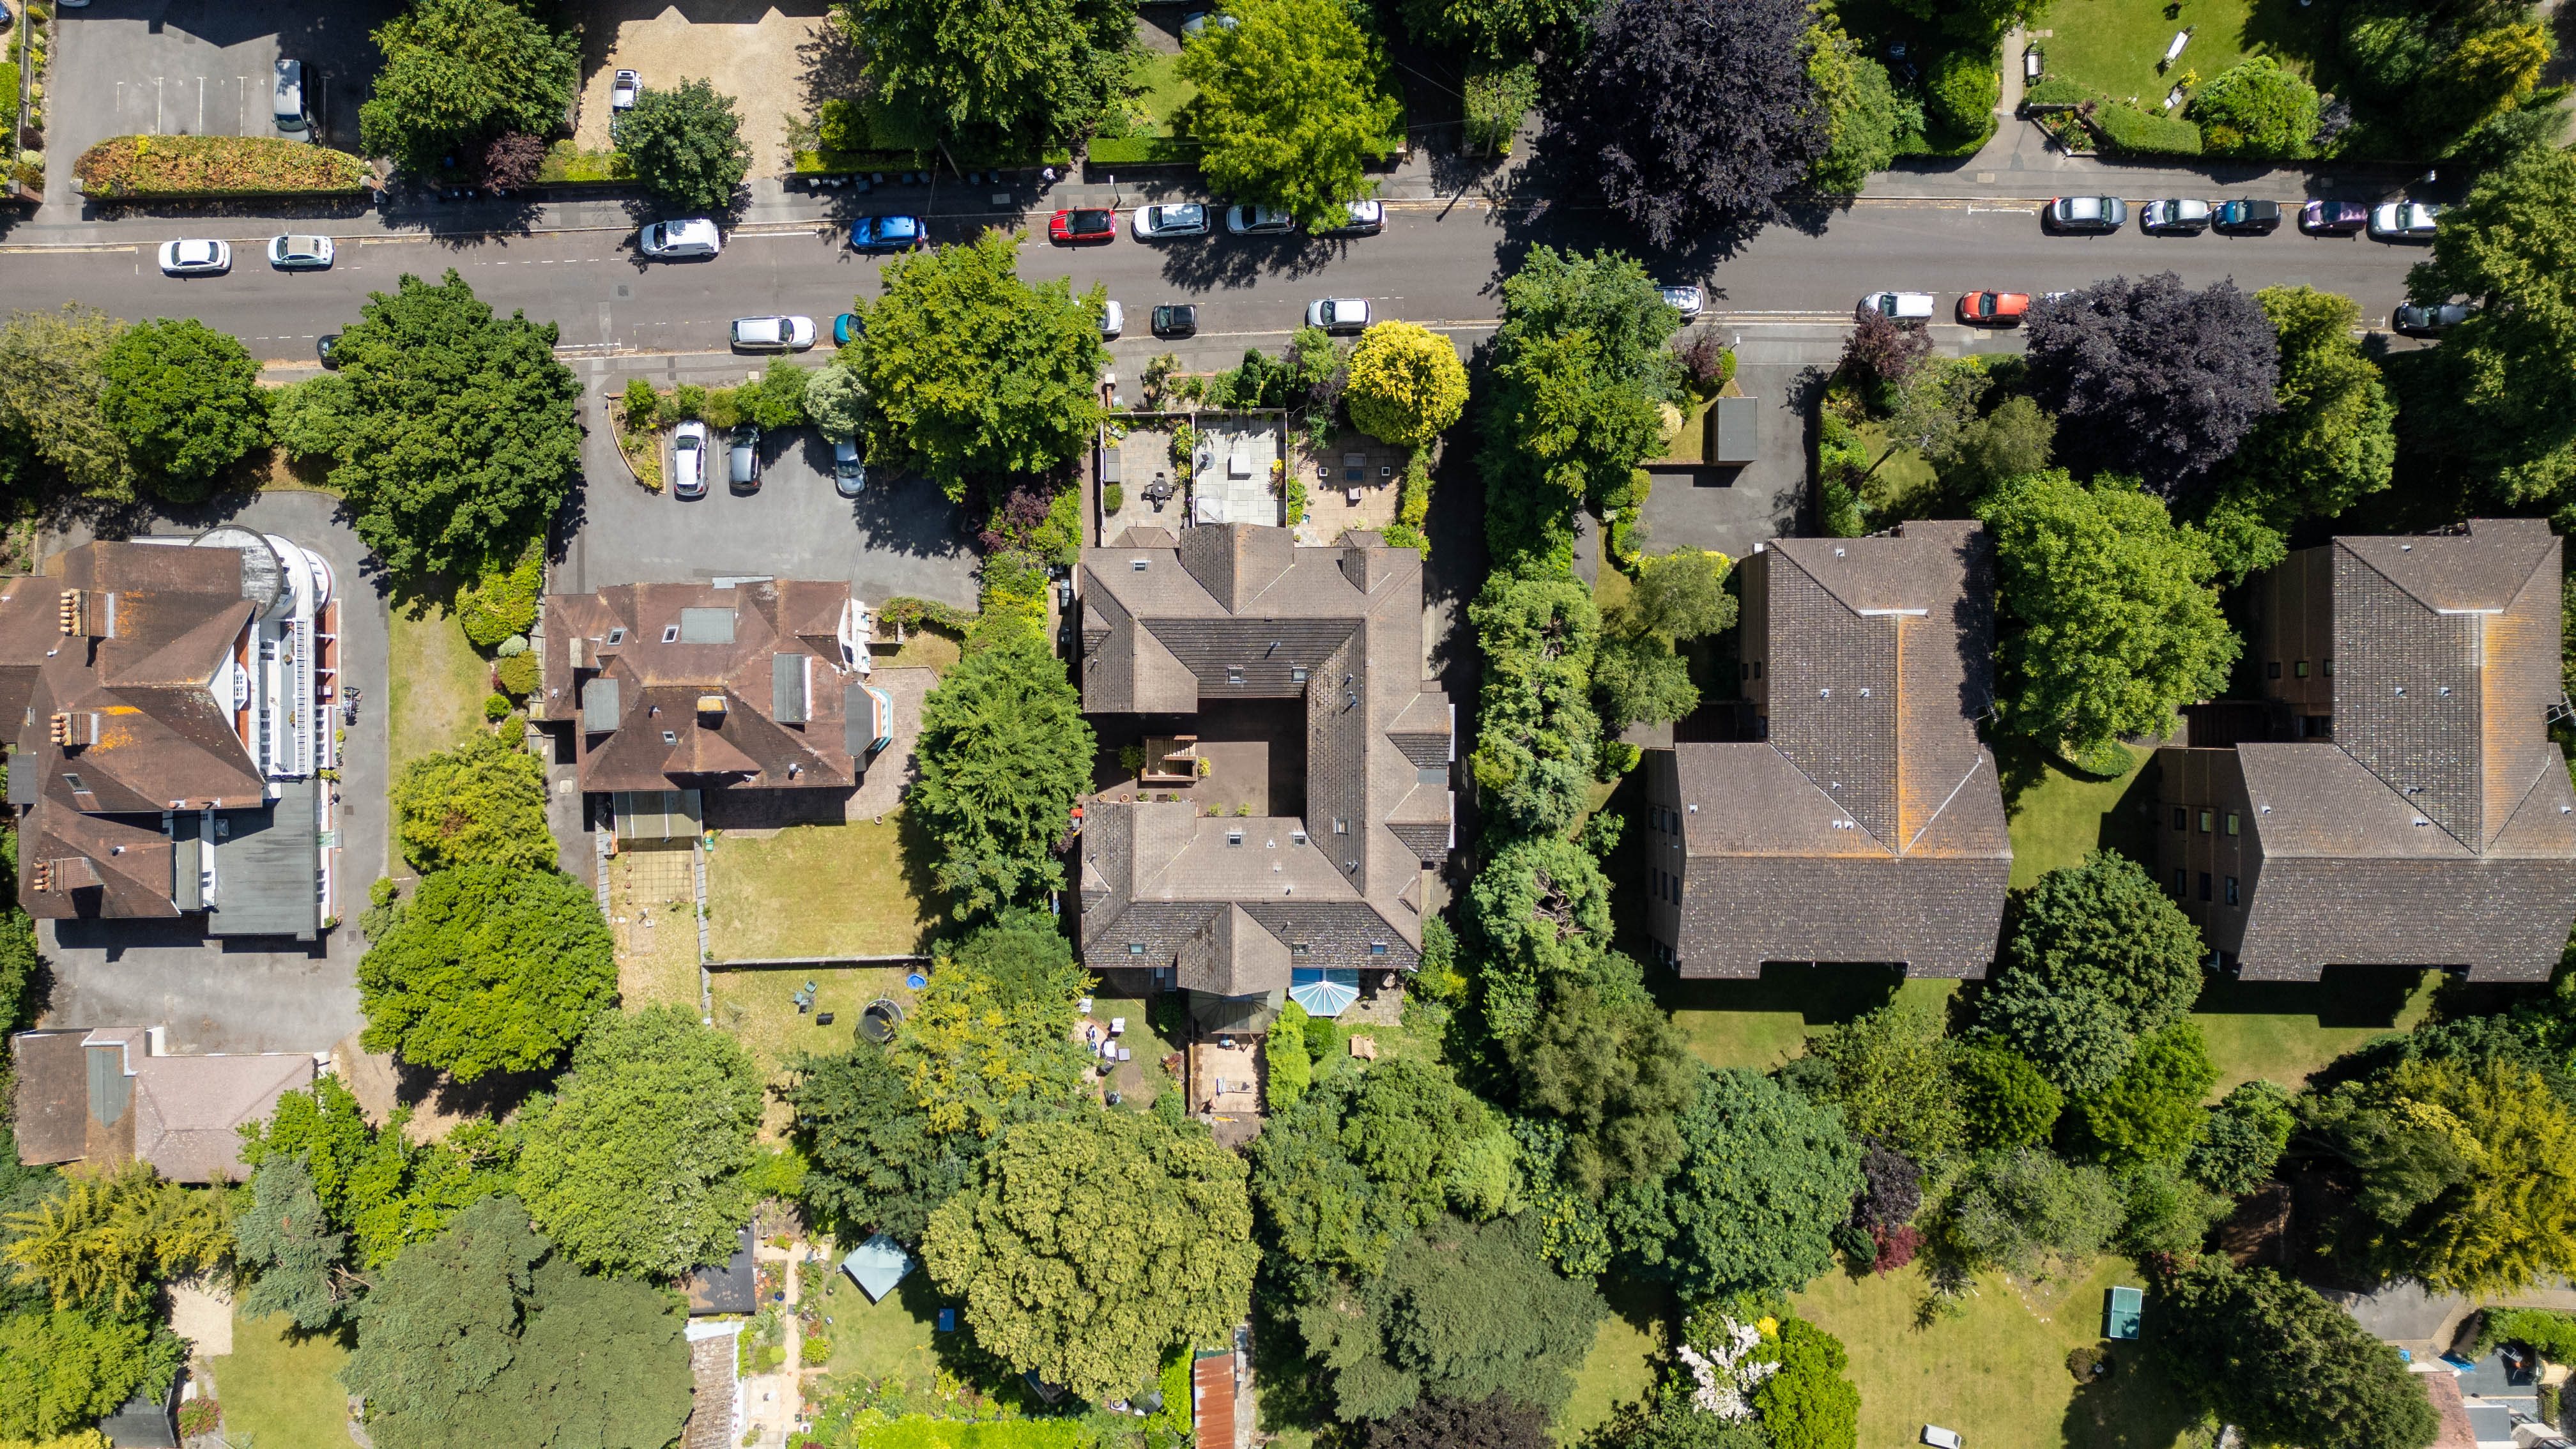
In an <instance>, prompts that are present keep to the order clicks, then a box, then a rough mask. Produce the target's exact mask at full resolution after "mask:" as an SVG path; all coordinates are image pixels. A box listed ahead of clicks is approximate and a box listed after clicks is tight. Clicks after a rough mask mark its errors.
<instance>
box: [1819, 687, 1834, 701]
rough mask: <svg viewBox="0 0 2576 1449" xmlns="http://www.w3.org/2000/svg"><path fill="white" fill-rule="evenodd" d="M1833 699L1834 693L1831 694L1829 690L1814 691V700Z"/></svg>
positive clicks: (1831, 691)
mask: <svg viewBox="0 0 2576 1449" xmlns="http://www.w3.org/2000/svg"><path fill="white" fill-rule="evenodd" d="M1833 697H1834V692H1833V690H1831V689H1830V688H1828V689H1819V690H1817V691H1816V698H1818V699H1831V698H1833Z"/></svg>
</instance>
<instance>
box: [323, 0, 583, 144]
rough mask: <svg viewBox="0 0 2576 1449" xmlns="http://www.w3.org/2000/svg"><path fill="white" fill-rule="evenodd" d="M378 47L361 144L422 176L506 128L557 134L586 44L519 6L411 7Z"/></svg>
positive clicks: (459, 3) (458, 1)
mask: <svg viewBox="0 0 2576 1449" xmlns="http://www.w3.org/2000/svg"><path fill="white" fill-rule="evenodd" d="M375 42H376V49H377V50H379V51H381V52H383V54H384V58H385V63H384V67H383V69H381V70H379V71H377V72H376V76H375V84H374V86H373V88H372V89H371V91H370V92H369V95H368V99H367V101H366V103H365V104H363V105H361V106H359V107H358V136H359V141H360V144H362V145H364V146H365V147H366V148H367V151H368V153H369V154H370V155H375V156H391V157H392V158H394V162H395V164H396V165H398V166H399V167H401V169H402V170H404V171H406V172H409V173H411V174H413V175H415V176H426V175H429V174H431V173H434V172H436V171H437V170H438V169H439V166H440V164H441V162H442V161H443V160H444V158H445V156H446V154H447V153H448V152H450V151H451V150H455V149H458V148H461V147H465V146H468V145H469V144H476V143H480V142H483V141H487V140H489V139H491V138H492V137H494V136H497V135H499V134H501V133H503V132H505V131H519V132H524V133H526V134H528V135H532V136H542V135H546V134H548V133H550V132H552V131H554V130H555V129H556V128H558V127H560V126H561V125H563V123H564V116H565V115H566V113H567V112H568V111H569V110H570V109H571V106H572V96H573V91H574V90H575V89H576V88H577V87H578V86H579V85H580V84H581V42H580V41H579V40H578V39H577V38H576V37H574V36H573V35H572V34H570V33H569V32H566V31H561V30H557V29H555V28H553V27H552V26H549V25H547V24H546V23H545V22H544V21H543V20H541V19H539V18H537V16H536V15H534V14H533V13H531V11H530V10H529V9H528V8H527V7H524V6H522V5H518V4H511V3H499V4H495V3H490V0H413V3H412V4H410V5H408V6H406V7H404V9H403V12H402V13H401V14H399V15H396V16H395V17H394V18H393V19H391V20H388V21H386V22H385V23H384V24H383V25H381V26H379V27H377V30H376V34H375Z"/></svg>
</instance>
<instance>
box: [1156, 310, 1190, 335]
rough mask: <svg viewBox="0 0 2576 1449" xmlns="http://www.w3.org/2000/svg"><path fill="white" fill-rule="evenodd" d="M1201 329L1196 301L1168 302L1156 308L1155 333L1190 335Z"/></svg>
mask: <svg viewBox="0 0 2576 1449" xmlns="http://www.w3.org/2000/svg"><path fill="white" fill-rule="evenodd" d="M1198 330H1199V309H1198V307H1197V305H1196V304H1195V303H1190V302H1166V303H1164V304H1163V305H1162V306H1160V307H1157V308H1155V309H1154V335H1155V336H1157V337H1188V336H1192V335H1194V334H1195V333H1196V332H1197V331H1198Z"/></svg>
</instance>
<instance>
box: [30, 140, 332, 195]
mask: <svg viewBox="0 0 2576 1449" xmlns="http://www.w3.org/2000/svg"><path fill="white" fill-rule="evenodd" d="M72 174H73V175H74V176H77V177H79V178H80V183H81V189H82V191H83V193H84V194H85V195H87V196H89V197H91V198H93V199H96V200H116V201H125V200H135V199H140V198H146V197H182V196H270V195H277V194H280V193H294V194H298V195H316V194H320V195H329V194H335V193H336V194H341V195H348V194H354V193H356V192H358V191H359V190H361V189H363V188H364V187H365V185H366V182H367V178H368V171H367V163H366V162H364V161H362V160H360V159H358V158H357V157H355V156H352V155H350V154H349V153H348V152H346V151H333V150H329V149H327V148H325V147H321V146H316V145H313V144H311V143H310V142H305V141H289V140H285V139H283V138H280V137H274V136H112V137H110V138H108V139H107V140H104V141H101V142H99V143H98V144H97V145H95V146H92V147H90V148H89V149H88V150H86V151H83V152H82V153H81V155H80V159H79V160H78V161H75V162H73V163H72Z"/></svg>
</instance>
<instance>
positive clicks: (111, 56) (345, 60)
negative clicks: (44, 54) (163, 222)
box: [45, 0, 403, 205]
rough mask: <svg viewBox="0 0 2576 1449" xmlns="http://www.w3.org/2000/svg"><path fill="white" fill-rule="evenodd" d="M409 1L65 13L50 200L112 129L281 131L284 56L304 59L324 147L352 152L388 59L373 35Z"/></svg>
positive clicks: (208, 0) (182, 3)
mask: <svg viewBox="0 0 2576 1449" xmlns="http://www.w3.org/2000/svg"><path fill="white" fill-rule="evenodd" d="M402 8H403V7H402V5H401V3H400V0H346V3H339V4H331V5H291V4H285V3H282V0H225V3H216V0H98V3H97V4H95V5H92V6H90V7H89V8H87V9H85V10H66V11H64V12H62V23H61V25H60V27H59V29H58V33H59V35H60V37H61V39H60V41H59V42H58V43H57V45H56V48H55V53H54V59H53V63H52V73H51V75H50V76H48V78H47V81H46V103H45V110H46V120H47V121H48V123H49V124H48V125H47V126H46V128H45V139H46V151H47V153H48V154H49V155H51V156H53V157H54V158H55V160H54V164H53V165H52V166H50V167H49V168H47V171H46V177H47V180H46V195H45V200H46V202H47V203H49V204H56V205H59V204H62V203H65V202H69V201H71V200H73V199H74V198H73V197H72V194H71V189H70V188H71V178H72V168H71V163H72V161H73V159H74V158H76V157H78V156H79V155H80V154H81V153H82V152H83V151H86V150H88V149H89V148H90V147H91V146H94V145H96V144H97V143H99V142H100V141H104V140H106V139H107V138H108V137H110V136H135V135H144V136H275V135H279V134H281V133H280V132H279V131H278V129H277V122H276V118H275V114H274V112H273V110H272V107H271V90H270V87H271V85H272V84H273V81H274V79H275V75H276V65H277V62H278V60H279V59H280V58H281V57H284V58H287V59H293V60H301V61H303V62H304V63H305V66H306V80H305V86H304V97H305V99H304V103H305V106H306V107H307V108H308V109H309V110H310V111H311V112H312V113H313V119H314V121H315V122H316V123H317V126H318V128H319V129H320V131H321V133H322V139H323V141H324V143H325V144H327V145H332V146H337V147H340V148H341V149H343V150H349V151H354V150H356V149H357V146H358V103H359V102H360V101H362V100H365V99H366V96H367V88H368V87H369V86H370V85H372V84H373V83H374V81H375V75H376V68H377V67H378V66H379V65H380V64H382V58H381V57H379V56H378V55H377V54H376V44H375V42H374V41H373V40H371V39H369V38H368V37H369V36H370V35H372V34H373V33H374V31H375V29H376V27H377V26H379V25H382V24H383V23H384V22H385V21H386V20H387V19H389V18H391V17H392V16H393V15H395V14H396V13H398V12H400V11H401V9H402Z"/></svg>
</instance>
